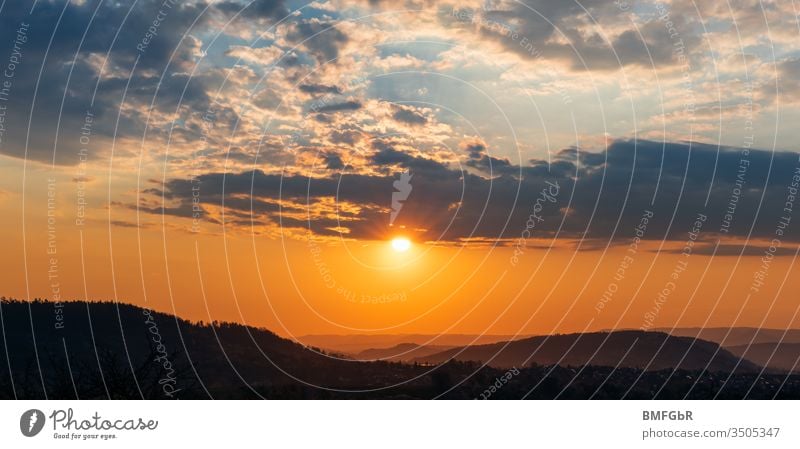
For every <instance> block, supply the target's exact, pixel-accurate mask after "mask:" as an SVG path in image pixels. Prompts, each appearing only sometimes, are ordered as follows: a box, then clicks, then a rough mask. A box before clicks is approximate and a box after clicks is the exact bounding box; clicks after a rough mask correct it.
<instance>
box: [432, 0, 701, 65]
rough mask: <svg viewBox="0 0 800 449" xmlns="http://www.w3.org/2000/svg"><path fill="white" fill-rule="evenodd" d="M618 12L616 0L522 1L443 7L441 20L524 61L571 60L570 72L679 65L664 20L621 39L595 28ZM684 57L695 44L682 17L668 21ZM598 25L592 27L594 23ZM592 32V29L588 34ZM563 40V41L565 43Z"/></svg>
mask: <svg viewBox="0 0 800 449" xmlns="http://www.w3.org/2000/svg"><path fill="white" fill-rule="evenodd" d="M620 14H621V11H620V9H619V8H618V6H617V5H616V4H615V3H614V2H610V1H601V0H588V1H582V2H574V1H564V2H553V1H548V0H522V1H513V2H502V3H501V4H497V6H495V9H488V10H485V11H480V10H473V9H458V8H456V9H455V10H452V9H444V10H442V11H441V13H440V16H439V17H440V19H441V21H442V22H443V23H444V24H446V25H450V26H456V27H461V28H465V29H466V28H469V29H473V28H474V25H475V24H477V25H478V29H479V30H480V33H481V35H482V36H483V37H485V38H486V39H491V40H493V41H495V42H497V43H499V44H501V45H502V46H503V47H504V48H505V49H506V50H507V51H511V52H513V53H517V54H519V55H520V56H522V57H524V58H529V59H538V58H552V59H560V60H565V61H569V62H570V63H571V65H572V67H573V68H574V69H578V70H583V69H590V70H613V69H617V68H619V67H621V66H626V65H641V66H644V67H651V66H662V65H665V64H674V63H676V62H677V58H676V55H675V51H674V50H675V49H674V43H675V42H674V41H675V39H673V38H671V37H670V34H669V33H668V32H667V30H666V27H665V24H664V22H663V21H659V20H653V21H650V22H648V23H646V24H643V25H639V27H638V29H634V28H632V27H631V28H630V29H628V30H625V31H622V32H621V33H620V34H619V35H616V36H614V35H608V34H600V32H598V31H594V29H596V28H597V27H604V24H606V26H605V27H606V28H609V29H611V28H613V27H612V26H608V25H609V24H608V23H607V22H610V25H613V24H615V23H616V22H618V18H619V16H620ZM670 20H671V21H672V23H673V26H674V29H676V30H684V31H685V32H684V33H682V34H681V35H680V36H679V38H680V39H681V43H682V45H684V46H685V47H686V49H685V51H686V54H687V55H688V54H689V50H690V49H692V48H693V47H694V46H695V45H696V44H697V42H698V39H697V36H695V35H694V34H695V33H694V32H693V29H692V28H691V27H690V26H689V25H688V24H687V23H686V20H685V19H684V17H683V16H682V15H681V14H674V15H672V16H671V17H670ZM595 21H596V23H595ZM587 30H590V31H587ZM565 40H566V41H567V42H564V41H565Z"/></svg>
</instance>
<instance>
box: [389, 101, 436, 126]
mask: <svg viewBox="0 0 800 449" xmlns="http://www.w3.org/2000/svg"><path fill="white" fill-rule="evenodd" d="M392 109H393V110H394V112H393V113H392V118H393V119H395V120H397V121H398V122H402V123H406V124H409V125H424V124H426V123H428V119H427V118H426V117H425V115H423V114H422V113H420V112H419V111H417V110H416V109H414V108H411V107H407V106H401V105H392Z"/></svg>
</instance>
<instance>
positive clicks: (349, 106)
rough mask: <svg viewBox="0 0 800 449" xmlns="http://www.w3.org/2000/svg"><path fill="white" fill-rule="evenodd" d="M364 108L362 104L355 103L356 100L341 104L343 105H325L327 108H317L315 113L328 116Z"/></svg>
mask: <svg viewBox="0 0 800 449" xmlns="http://www.w3.org/2000/svg"><path fill="white" fill-rule="evenodd" d="M362 106H363V105H362V104H361V102H359V101H355V100H350V101H344V102H341V103H334V104H328V105H325V106H321V107H319V108H317V109H316V111H315V112H318V113H320V114H327V113H331V112H342V111H357V110H359V109H361V108H362Z"/></svg>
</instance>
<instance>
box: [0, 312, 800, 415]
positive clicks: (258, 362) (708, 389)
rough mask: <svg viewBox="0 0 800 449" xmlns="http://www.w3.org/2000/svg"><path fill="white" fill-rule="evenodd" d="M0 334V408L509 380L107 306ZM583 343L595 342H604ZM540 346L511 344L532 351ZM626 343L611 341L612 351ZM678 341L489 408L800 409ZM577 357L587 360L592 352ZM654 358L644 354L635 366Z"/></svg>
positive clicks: (440, 387)
mask: <svg viewBox="0 0 800 449" xmlns="http://www.w3.org/2000/svg"><path fill="white" fill-rule="evenodd" d="M57 317H58V318H57ZM0 326H2V329H0V331H2V335H3V338H4V339H3V345H2V349H0V399H45V398H47V399H207V398H216V399H260V398H261V399H433V398H445V399H475V398H479V397H480V396H481V394H482V392H484V391H485V390H486V389H487V388H488V387H489V386H491V385H494V384H495V383H496V382H497V379H498V378H500V377H502V376H505V375H507V371H506V370H505V369H502V368H497V367H492V366H482V365H481V364H478V363H473V362H467V361H458V360H452V361H444V360H442V361H441V363H438V362H437V363H430V362H426V363H396V362H387V361H375V362H361V361H356V360H352V359H347V358H343V357H341V356H335V355H333V354H327V353H324V352H323V351H321V350H318V349H314V348H310V347H307V346H304V345H302V344H299V343H296V342H293V341H291V340H287V339H284V338H281V337H279V336H277V335H275V334H274V333H272V332H270V331H268V330H266V329H258V328H254V327H249V326H244V325H240V324H235V323H218V322H214V323H192V322H189V321H186V320H183V319H181V318H178V317H175V316H173V315H169V314H165V313H159V312H155V311H148V310H146V309H143V308H141V307H137V306H133V305H129V304H119V303H111V302H79V301H76V302H66V303H63V304H54V303H51V302H46V301H39V300H34V301H30V302H29V301H17V300H8V299H5V298H3V299H2V300H0ZM587 335H589V336H590V338H588V339H586V340H587V341H589V340H594V339H596V338H598V336H593V335H591V334H587ZM537 338H539V339H540V338H541V337H537ZM553 338H554V339H555V341H562V340H564V341H566V340H565V339H570V338H576V337H575V336H554V337H553ZM663 339H664V336H663V334H658V333H652V335H651V336H645V338H644V340H645V343H647V344H646V345H645V346H644V347H646V348H652V346H653V345H654V344H656V343H658V342H659V341H663ZM536 340H537V339H527V340H523V341H519V342H512V345H522V346H520V347H527V348H530V341H536ZM630 340H631V338H630V336H626V335H622V336H616V335H611V338H610V339H609V345H620V344H622V343H624V342H629V341H630ZM651 340H652V341H651ZM676 341H678V342H679V343H681V344H680V345H677V346H676V345H674V344H672V341H671V340H670V341H668V342H667V345H666V347H667V348H670V351H669V353H670V354H671V355H670V356H669V357H668V358H666V359H663V360H662V359H659V358H658V357H657V358H656V360H657V361H658V363H657V366H660V367H664V368H663V369H656V370H651V371H643V370H642V369H640V368H636V367H625V366H624V364H623V365H621V366H619V367H616V368H615V367H610V366H586V365H585V362H591V363H593V364H596V365H600V364H601V363H596V362H602V363H603V364H604V363H609V361H614V360H616V359H615V354H617V352H616V351H618V349H614V350H609V351H600V354H601V356H602V357H600V358H598V359H596V360H595V359H593V358H591V357H587V356H586V355H585V354H584V355H583V356H581V357H577V356H571V355H569V354H567V355H568V357H566V358H564V359H563V360H561V361H560V362H559V363H560V365H556V364H555V363H551V364H538V365H537V364H536V363H540V362H542V361H543V360H542V359H538V361H537V360H536V359H533V362H535V363H532V364H529V365H525V366H523V365H519V364H518V365H517V368H518V374H515V375H514V376H513V378H512V379H510V380H508V383H507V384H505V385H504V386H503V387H502V389H500V390H499V391H497V392H496V393H495V394H493V395H492V399H520V398H529V399H554V398H559V399H589V398H595V399H622V398H626V399H652V398H662V399H680V398H684V397H686V398H692V399H708V398H712V397H719V398H725V399H742V398H753V399H772V398H780V399H784V398H787V399H800V375H797V374H792V375H786V374H777V373H771V372H767V373H763V374H760V373H754V372H752V370H753V369H754V368H756V367H755V365H753V364H751V363H749V362H742V363H741V367H743V369H742V370H738V371H737V372H736V373H734V374H732V375H730V376H728V375H727V374H725V373H724V370H725V369H731V368H732V366H733V364H734V360H736V359H735V357H733V356H732V355H731V354H730V353H727V352H724V351H723V352H722V356H721V357H717V358H713V359H712V363H711V364H710V367H709V369H708V370H702V369H700V370H698V369H693V368H694V367H696V366H697V365H698V363H699V362H700V361H702V360H704V358H703V357H706V359H707V358H708V352H709V351H712V349H714V348H716V345H715V344H713V343H708V342H700V341H698V342H697V346H698V348H700V349H698V350H696V351H693V352H689V356H688V357H687V358H688V359H689V360H690V361H691V363H688V364H686V366H687V367H689V368H692V369H678V370H674V369H672V368H673V367H669V366H667V365H668V362H669V361H671V360H675V355H674V352H675V351H678V350H680V349H681V348H683V347H685V342H684V341H683V340H682V339H677V340H676ZM496 345H497V344H495V345H494V346H496ZM489 346H493V345H489ZM545 347H549V348H550V350H551V351H555V350H556V348H557V347H556V346H552V347H550V346H548V345H545ZM474 348H480V347H471V349H474ZM576 348H580V349H581V350H582V351H584V352H585V351H586V350H587V349H591V348H592V346H591V345H590V346H589V347H583V346H582V345H581V344H578V345H576ZM449 351H453V350H452V349H450V350H447V351H444V352H445V353H447V352H449ZM647 353H648V352H647V351H642V352H641V353H639V352H638V351H637V354H639V355H637V356H636V357H637V358H636V359H635V360H641V359H642V357H643V356H642V355H641V354H647ZM439 354H442V353H439ZM503 354H504V353H503V352H501V356H503V357H505V355H503ZM509 354H510V353H509ZM517 357H518V356H517ZM549 357H550V359H553V358H555V353H551V355H550V356H549ZM503 360H504V359H503ZM626 360H627V359H626ZM631 360H634V359H631ZM509 362H510V363H511V362H516V360H512V359H509ZM681 366H683V365H681ZM717 370H722V371H723V372H722V373H720V372H718V371H717ZM721 374H722V375H721Z"/></svg>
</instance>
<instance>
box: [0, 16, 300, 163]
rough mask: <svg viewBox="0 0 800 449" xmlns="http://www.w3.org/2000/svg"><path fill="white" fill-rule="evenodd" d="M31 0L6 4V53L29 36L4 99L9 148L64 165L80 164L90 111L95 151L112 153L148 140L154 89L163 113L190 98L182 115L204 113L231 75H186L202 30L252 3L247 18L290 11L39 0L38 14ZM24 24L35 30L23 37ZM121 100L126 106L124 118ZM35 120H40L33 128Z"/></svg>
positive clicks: (1, 38) (4, 147)
mask: <svg viewBox="0 0 800 449" xmlns="http://www.w3.org/2000/svg"><path fill="white" fill-rule="evenodd" d="M32 4H33V3H32V2H22V1H15V2H5V3H4V6H3V8H2V14H0V58H2V59H3V60H7V58H10V57H11V55H12V53H13V52H14V43H15V41H20V40H24V42H22V43H21V44H19V45H18V50H19V55H17V57H18V59H20V63H19V64H17V65H16V68H15V73H14V76H13V80H12V86H11V89H10V94H9V96H8V100H7V101H5V102H4V105H5V106H6V127H7V132H6V133H5V135H4V136H3V140H2V143H0V152H1V153H3V154H6V155H10V156H14V157H22V156H23V155H24V154H25V153H26V148H25V147H26V141H27V142H28V144H27V155H26V157H28V158H29V159H33V160H38V161H47V162H50V161H52V160H55V162H56V163H58V164H72V163H75V162H77V161H78V158H79V155H78V152H79V150H81V149H82V145H80V144H79V138H80V135H81V128H82V127H83V126H84V125H85V122H86V117H87V113H88V112H90V113H91V114H92V117H93V122H92V124H91V134H92V139H91V140H92V146H91V148H89V149H90V152H89V155H90V157H99V156H103V155H105V153H104V152H105V149H106V148H108V147H109V146H108V145H105V143H107V142H108V140H110V139H111V138H115V137H123V138H124V137H134V138H135V137H140V136H141V135H142V133H143V132H144V126H145V125H144V124H145V121H146V119H147V117H146V116H147V112H148V111H147V108H148V107H149V105H150V103H151V101H152V100H153V98H154V96H155V104H154V107H155V109H156V110H157V111H162V112H175V110H176V109H177V106H178V104H183V105H184V106H185V108H186V110H187V111H188V112H184V113H183V114H192V113H197V111H200V112H199V114H202V111H205V110H206V109H207V108H208V107H209V106H210V100H209V95H207V93H206V92H208V91H210V90H212V89H214V88H216V87H218V86H219V84H220V83H221V82H222V79H221V78H218V77H217V76H215V75H205V76H195V77H191V78H190V77H189V76H188V75H187V73H189V72H190V71H191V69H192V67H193V65H194V63H195V62H196V61H197V58H198V55H199V54H200V46H201V42H200V41H199V40H197V39H196V38H194V37H193V36H195V35H199V34H200V33H202V32H204V31H205V30H207V27H208V26H209V24H210V23H212V21H211V19H212V18H213V17H214V16H215V15H219V14H223V15H228V14H232V13H234V12H238V11H239V10H241V9H242V8H243V7H244V6H245V5H247V4H249V5H250V6H249V7H247V8H245V9H244V11H243V12H242V18H243V20H248V19H265V18H272V19H274V18H277V17H282V15H283V14H285V13H286V8H285V6H284V4H283V2H282V1H276V0H257V1H255V2H241V3H240V2H232V1H229V2H223V3H218V4H216V5H213V4H209V3H207V2H203V1H198V2H182V1H176V2H174V3H171V4H170V5H169V6H165V2H164V0H139V1H136V2H109V1H101V0H87V1H85V2H70V1H58V2H55V1H39V2H36V3H35V7H34V8H33V10H32V12H31V6H32ZM155 22H157V24H156V23H155ZM21 28H26V32H25V33H24V34H25V35H24V37H23V38H22V39H18V35H19V33H18V31H19V30H20V29H21ZM153 31H155V33H153ZM73 61H74V62H73ZM101 65H104V67H105V68H104V72H103V73H102V77H101V76H100V75H101V74H100V73H99V72H98V69H99V67H100V66H101ZM162 73H164V75H165V76H164V77H163V78H162V77H161V75H162ZM126 87H127V91H126V90H125V89H126ZM214 90H216V89H214ZM122 98H124V99H125V102H126V105H125V106H126V107H125V108H124V109H125V112H124V113H123V114H121V115H120V117H119V119H120V120H119V123H117V115H118V112H119V109H120V107H121V104H120V103H121V100H122ZM131 106H132V107H131ZM183 118H185V116H184V117H183ZM29 123H31V124H32V125H35V126H33V132H31V133H30V135H28V124H29ZM151 132H152V134H154V135H157V134H159V133H163V132H164V130H151ZM56 136H58V137H57V138H56ZM54 148H55V149H56V152H55V157H54Z"/></svg>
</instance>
